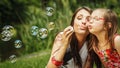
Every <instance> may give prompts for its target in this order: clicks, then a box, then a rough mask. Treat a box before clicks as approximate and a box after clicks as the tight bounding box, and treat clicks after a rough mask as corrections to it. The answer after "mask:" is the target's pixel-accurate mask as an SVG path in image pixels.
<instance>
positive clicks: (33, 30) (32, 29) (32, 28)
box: [31, 26, 38, 36]
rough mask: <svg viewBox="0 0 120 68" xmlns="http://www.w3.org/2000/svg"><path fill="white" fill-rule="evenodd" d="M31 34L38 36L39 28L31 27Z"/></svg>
mask: <svg viewBox="0 0 120 68" xmlns="http://www.w3.org/2000/svg"><path fill="white" fill-rule="evenodd" d="M31 34H32V35H33V36H36V35H37V34H38V27H37V26H32V27H31Z"/></svg>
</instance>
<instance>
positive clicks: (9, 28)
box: [2, 25, 15, 35]
mask: <svg viewBox="0 0 120 68" xmlns="http://www.w3.org/2000/svg"><path fill="white" fill-rule="evenodd" d="M2 29H3V31H6V30H8V31H10V32H11V35H14V32H15V29H14V27H13V26H11V25H6V26H4V27H3V28H2Z"/></svg>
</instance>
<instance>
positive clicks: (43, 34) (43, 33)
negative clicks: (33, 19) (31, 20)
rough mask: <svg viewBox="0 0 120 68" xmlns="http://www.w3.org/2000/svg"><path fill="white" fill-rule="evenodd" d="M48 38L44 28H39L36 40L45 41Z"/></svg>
mask: <svg viewBox="0 0 120 68" xmlns="http://www.w3.org/2000/svg"><path fill="white" fill-rule="evenodd" d="M47 36H48V30H47V29H46V28H41V29H40V30H39V32H38V35H37V38H38V39H39V38H41V39H45V38H46V37H47Z"/></svg>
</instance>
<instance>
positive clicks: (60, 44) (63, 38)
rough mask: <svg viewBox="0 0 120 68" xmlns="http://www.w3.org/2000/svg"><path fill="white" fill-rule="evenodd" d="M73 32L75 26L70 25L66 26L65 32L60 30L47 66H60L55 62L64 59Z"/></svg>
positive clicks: (52, 67)
mask: <svg viewBox="0 0 120 68" xmlns="http://www.w3.org/2000/svg"><path fill="white" fill-rule="evenodd" d="M72 33H73V28H72V27H71V26H69V27H67V28H65V30H64V31H63V32H60V33H59V34H58V35H57V36H56V38H55V41H54V44H53V48H52V52H51V56H50V59H49V61H48V64H47V68H58V66H57V65H56V64H55V63H56V62H57V63H58V62H62V61H63V57H64V55H65V52H66V50H67V47H68V45H69V43H70V41H71V36H72ZM53 57H54V58H53ZM53 59H54V60H55V63H54V62H53Z"/></svg>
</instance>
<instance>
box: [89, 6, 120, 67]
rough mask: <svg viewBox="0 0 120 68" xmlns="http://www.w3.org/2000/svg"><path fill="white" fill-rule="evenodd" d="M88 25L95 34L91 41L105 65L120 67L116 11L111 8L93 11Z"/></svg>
mask: <svg viewBox="0 0 120 68" xmlns="http://www.w3.org/2000/svg"><path fill="white" fill-rule="evenodd" d="M87 25H88V29H89V31H90V33H92V34H93V36H92V42H91V44H92V47H93V50H94V52H95V53H96V54H97V55H98V56H99V58H100V60H101V62H102V63H103V65H104V67H105V68H120V35H118V34H117V27H118V26H117V25H118V24H117V15H116V13H115V12H113V11H112V10H110V9H102V8H99V9H96V10H94V11H93V12H92V14H91V17H90V22H89V23H88V24H87ZM93 57H94V56H93ZM95 61H96V60H95ZM97 62H98V61H97Z"/></svg>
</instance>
